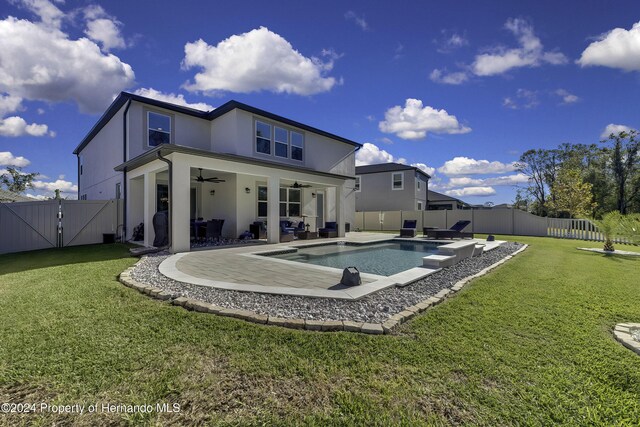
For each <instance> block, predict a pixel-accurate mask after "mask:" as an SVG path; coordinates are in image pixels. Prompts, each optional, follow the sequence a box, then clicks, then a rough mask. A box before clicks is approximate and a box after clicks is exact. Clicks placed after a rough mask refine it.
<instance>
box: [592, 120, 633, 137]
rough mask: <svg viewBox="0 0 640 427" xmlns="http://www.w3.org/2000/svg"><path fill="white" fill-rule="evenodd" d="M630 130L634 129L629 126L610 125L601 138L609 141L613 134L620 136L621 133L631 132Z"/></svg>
mask: <svg viewBox="0 0 640 427" xmlns="http://www.w3.org/2000/svg"><path fill="white" fill-rule="evenodd" d="M630 130H634V129H633V128H632V127H630V126H627V125H616V124H613V123H609V124H608V125H607V126H606V127H605V128H604V130H603V131H602V133H601V134H600V138H602V139H608V138H609V135H611V134H614V135H618V134H619V133H620V132H629V131H630Z"/></svg>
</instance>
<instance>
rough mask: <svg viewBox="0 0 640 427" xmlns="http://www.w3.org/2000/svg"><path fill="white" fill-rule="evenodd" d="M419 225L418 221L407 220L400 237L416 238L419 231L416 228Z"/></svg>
mask: <svg viewBox="0 0 640 427" xmlns="http://www.w3.org/2000/svg"><path fill="white" fill-rule="evenodd" d="M417 224H418V220H415V219H405V220H404V224H403V225H402V228H401V229H400V237H416V234H417V231H416V226H417Z"/></svg>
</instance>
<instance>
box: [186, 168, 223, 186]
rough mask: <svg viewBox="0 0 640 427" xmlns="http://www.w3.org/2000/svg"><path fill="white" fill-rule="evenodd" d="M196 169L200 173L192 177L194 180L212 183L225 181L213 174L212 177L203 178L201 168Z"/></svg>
mask: <svg viewBox="0 0 640 427" xmlns="http://www.w3.org/2000/svg"><path fill="white" fill-rule="evenodd" d="M198 170H199V171H200V175H199V176H194V177H192V178H193V179H194V181H196V182H214V183H219V182H226V181H225V180H224V179H218V177H215V176H214V177H213V178H203V177H202V168H198Z"/></svg>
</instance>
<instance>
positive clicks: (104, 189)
mask: <svg viewBox="0 0 640 427" xmlns="http://www.w3.org/2000/svg"><path fill="white" fill-rule="evenodd" d="M123 111H124V107H122V108H121V109H120V111H118V112H117V113H116V114H115V115H114V116H113V118H112V119H111V120H110V121H109V123H107V125H106V126H104V127H103V128H102V129H101V130H100V132H98V134H97V135H96V136H95V137H94V138H93V140H92V141H91V143H89V144H88V145H87V146H86V147H84V149H83V150H82V151H80V153H78V154H79V155H80V156H81V159H82V163H83V167H82V174H80V175H79V176H78V198H80V197H81V196H82V195H83V194H86V195H87V199H88V200H107V199H113V198H115V196H116V183H122V175H123V174H122V172H116V171H114V170H113V168H114V167H115V166H117V165H119V164H121V163H122V113H123Z"/></svg>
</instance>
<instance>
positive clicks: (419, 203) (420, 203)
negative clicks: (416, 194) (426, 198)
mask: <svg viewBox="0 0 640 427" xmlns="http://www.w3.org/2000/svg"><path fill="white" fill-rule="evenodd" d="M418 210H419V211H421V210H422V202H418Z"/></svg>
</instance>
